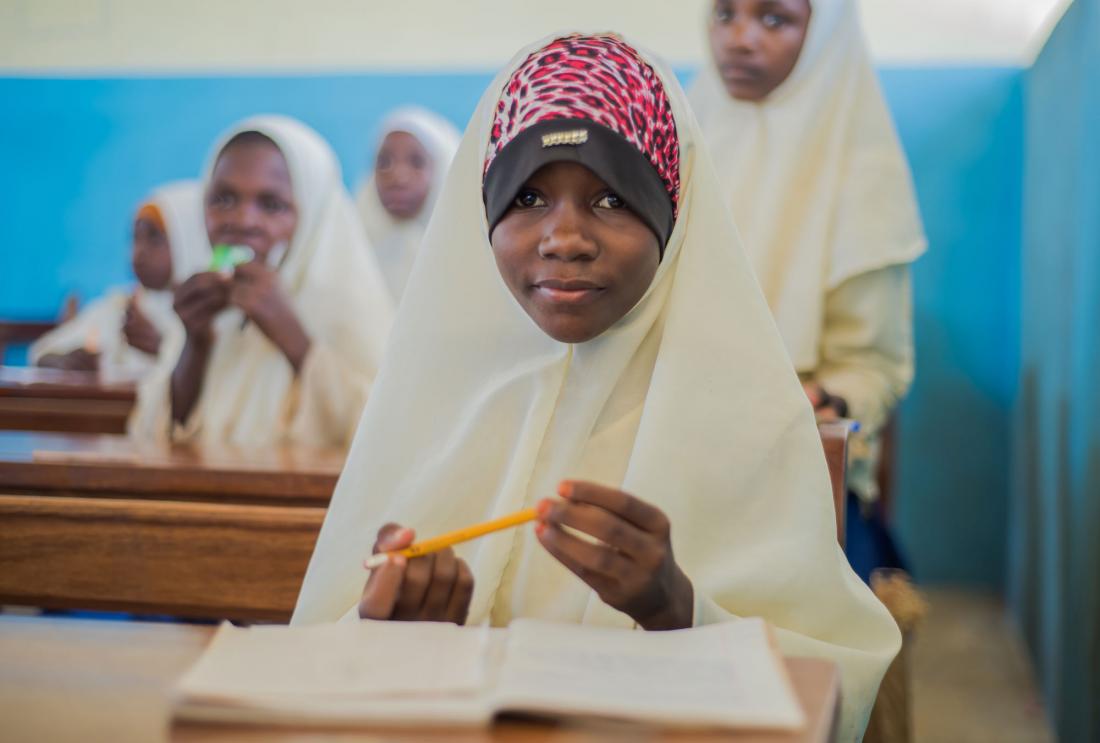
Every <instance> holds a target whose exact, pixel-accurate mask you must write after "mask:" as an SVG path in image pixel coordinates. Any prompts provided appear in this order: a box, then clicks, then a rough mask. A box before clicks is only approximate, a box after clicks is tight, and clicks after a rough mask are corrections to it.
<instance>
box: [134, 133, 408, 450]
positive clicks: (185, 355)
mask: <svg viewBox="0 0 1100 743" xmlns="http://www.w3.org/2000/svg"><path fill="white" fill-rule="evenodd" d="M205 193H206V229H207V232H208V234H209V237H210V243H211V244H212V245H214V246H219V245H231V246H246V247H247V248H248V249H250V250H251V251H252V253H253V254H254V259H253V260H251V261H249V262H246V263H243V264H241V265H238V266H236V268H235V270H233V271H232V272H231V273H230V274H228V275H226V274H225V273H222V272H218V271H205V272H202V273H198V274H195V275H194V276H192V277H191V278H190V279H188V280H187V281H185V282H184V283H183V284H182V285H181V286H180V287H179V288H178V289H177V290H176V297H175V308H176V312H177V313H178V314H179V316H180V319H181V320H182V322H183V326H184V328H185V330H186V338H185V341H184V344H183V349H182V351H181V352H180V354H179V356H178V360H177V361H176V363H175V364H174V366H173V367H172V368H167V369H163V370H161V373H158V374H156V375H152V376H151V377H150V378H149V380H148V381H147V383H146V384H143V385H142V387H141V388H140V389H139V391H138V406H137V409H136V410H135V413H134V415H133V416H132V417H131V421H130V430H131V432H132V433H134V434H137V435H142V436H148V435H152V436H166V435H169V434H171V436H172V438H173V439H176V440H187V439H199V440H202V441H207V442H228V443H232V444H237V445H242V446H260V445H266V444H270V443H278V442H295V443H302V444H307V445H313V446H346V445H347V444H348V442H349V440H350V437H351V434H352V433H353V432H354V429H355V425H356V423H357V421H358V418H359V414H360V412H361V411H362V407H363V404H364V403H365V402H366V397H367V393H368V392H369V390H370V387H371V383H372V382H373V381H374V375H375V372H376V370H377V368H378V363H379V360H380V359H381V355H382V350H383V345H384V343H385V340H386V335H387V332H388V330H389V326H390V322H391V313H392V309H391V306H390V302H389V297H388V295H387V293H386V289H385V284H384V282H383V280H382V277H381V275H380V274H379V272H378V268H377V266H375V264H374V259H373V257H372V256H371V255H370V253H369V252H368V251H367V249H366V247H365V245H364V244H363V236H362V233H361V228H360V226H359V222H358V220H357V219H356V217H355V209H354V205H353V204H352V202H351V198H350V197H349V196H348V193H347V191H346V190H345V189H344V186H343V183H342V181H341V176H340V167H339V164H338V163H337V160H336V157H335V155H334V154H333V152H332V150H331V149H330V148H329V146H328V144H327V143H326V142H325V141H324V140H323V139H321V137H320V136H318V135H317V133H316V132H314V131H313V130H311V129H309V128H308V127H306V126H305V125H303V124H301V123H299V122H297V121H294V120H293V119H288V118H285V117H281V116H260V117H256V118H253V119H249V120H246V121H243V122H241V123H239V124H237V125H235V126H234V127H232V128H231V129H230V131H229V132H228V133H227V134H225V136H224V137H223V138H222V139H221V142H220V143H219V145H218V146H217V147H215V148H214V152H213V156H212V158H211V160H210V164H209V167H208V169H207V175H206V179H205Z"/></svg>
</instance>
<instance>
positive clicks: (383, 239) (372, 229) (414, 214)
mask: <svg viewBox="0 0 1100 743" xmlns="http://www.w3.org/2000/svg"><path fill="white" fill-rule="evenodd" d="M457 148H458V131H457V130H455V128H454V127H453V126H451V123H450V122H449V121H447V120H446V119H444V118H443V117H441V116H439V115H437V114H434V113H432V112H431V111H428V110H425V109H423V108H419V107H417V106H407V107H405V108H399V109H397V110H396V111H394V112H393V113H391V114H390V115H389V116H387V117H386V118H385V120H383V122H382V136H381V138H380V141H379V143H378V150H377V152H376V153H375V157H374V173H373V175H372V176H371V177H370V178H369V179H368V180H367V181H366V182H365V183H364V184H363V185H362V186H361V187H360V188H359V193H358V195H357V197H356V202H357V204H358V207H359V216H360V218H361V219H362V220H363V226H364V227H365V228H366V230H367V238H368V241H369V242H370V246H371V248H372V249H373V250H374V254H375V256H377V258H378V265H379V267H380V268H381V269H382V274H383V275H384V276H385V277H386V284H387V285H388V286H389V288H390V295H391V296H392V297H393V298H394V301H398V302H399V301H400V300H401V293H402V292H403V291H404V290H405V282H406V281H407V280H408V278H409V271H410V270H412V264H413V260H414V259H415V258H416V250H417V248H418V247H420V240H421V239H422V238H423V237H424V229H425V228H426V227H427V226H428V219H429V218H431V216H432V207H433V206H435V200H436V197H437V196H438V195H439V189H440V188H441V187H442V186H443V179H444V178H445V177H446V176H447V169H448V168H449V167H450V165H451V159H452V158H453V157H454V154H455V150H456V149H457Z"/></svg>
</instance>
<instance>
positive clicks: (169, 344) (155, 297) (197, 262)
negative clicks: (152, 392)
mask: <svg viewBox="0 0 1100 743" xmlns="http://www.w3.org/2000/svg"><path fill="white" fill-rule="evenodd" d="M147 204H151V205H153V206H155V207H156V208H157V211H159V212H160V215H161V218H162V219H163V221H164V229H165V232H166V233H167V238H168V245H169V250H170V251H171V253H172V284H171V286H170V287H169V288H167V289H163V290H151V289H146V288H144V287H142V286H140V285H138V286H137V287H136V288H135V289H133V291H132V292H130V291H125V290H115V291H112V292H110V293H108V295H107V296H105V297H103V298H102V299H100V300H97V301H96V302H93V303H91V304H90V305H89V306H88V307H86V308H85V309H84V311H82V312H81V313H80V314H79V315H77V316H76V317H75V318H73V319H72V320H71V321H69V322H67V323H65V324H63V325H61V326H60V327H58V328H57V329H56V330H54V331H52V332H50V333H48V334H47V335H45V336H43V337H42V338H40V339H39V340H38V341H37V342H36V343H35V344H34V345H33V346H32V347H31V352H30V355H31V360H32V361H34V362H37V360H38V359H39V358H41V357H42V356H44V355H46V354H53V353H69V352H70V351H75V350H76V349H78V348H82V347H85V346H87V345H92V346H95V347H97V349H98V351H99V373H100V376H101V377H102V378H103V379H104V380H108V381H110V380H135V379H139V378H141V377H143V376H144V375H145V374H146V373H148V372H149V371H151V370H152V369H153V367H154V366H155V364H156V361H157V358H158V357H165V356H172V355H174V354H178V353H179V348H180V344H181V342H182V333H183V326H182V325H181V324H180V321H179V318H178V317H177V316H176V313H175V312H174V311H173V309H172V296H173V291H174V288H175V287H176V286H178V285H179V284H180V283H181V282H183V281H184V280H186V279H187V277H189V276H190V275H191V274H193V273H195V272H196V271H201V270H203V269H204V268H205V266H206V264H207V263H208V262H209V260H210V243H209V241H208V239H207V237H206V228H205V226H204V224H203V214H202V185H201V184H200V183H199V182H198V181H177V182H173V183H167V184H165V185H163V186H160V187H158V188H157V189H156V190H154V191H153V192H152V193H151V194H150V195H149V197H148V198H147V199H145V200H144V201H142V202H141V206H145V205H147ZM131 296H133V298H134V301H135V302H136V303H137V306H138V307H139V308H140V309H141V310H142V312H144V313H145V315H146V316H147V317H148V318H149V321H150V322H151V323H152V324H153V326H154V327H156V329H157V330H158V331H159V332H160V335H161V348H160V351H159V353H158V354H157V356H151V355H149V354H147V353H145V352H144V351H139V350H138V349H136V348H133V347H132V346H130V344H129V343H127V341H126V337H125V336H124V335H123V333H122V325H123V323H124V321H125V313H126V305H127V303H128V302H129V301H130V297H131Z"/></svg>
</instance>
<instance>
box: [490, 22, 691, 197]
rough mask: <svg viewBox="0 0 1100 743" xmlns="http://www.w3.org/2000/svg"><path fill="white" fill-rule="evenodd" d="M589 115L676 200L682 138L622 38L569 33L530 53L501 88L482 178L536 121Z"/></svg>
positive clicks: (650, 75) (646, 69) (653, 79)
mask: <svg viewBox="0 0 1100 743" xmlns="http://www.w3.org/2000/svg"><path fill="white" fill-rule="evenodd" d="M559 119H587V120H590V121H594V122H596V123H597V124H601V125H603V126H605V127H607V128H608V129H610V130H612V131H613V132H615V133H616V134H618V135H619V136H621V137H622V138H623V139H625V140H626V141H627V142H629V143H630V144H631V145H633V146H634V147H635V148H636V149H637V150H638V151H639V152H640V153H641V154H642V155H643V156H644V157H645V158H646V160H648V161H649V163H650V165H652V166H653V168H654V170H656V171H657V175H658V176H660V179H661V182H662V183H663V184H664V187H665V190H666V191H667V192H668V196H669V199H670V200H671V201H672V208H673V215H674V216H675V213H676V210H677V207H678V203H679V197H680V143H679V139H678V138H677V135H676V122H675V120H674V119H673V117H672V106H671V105H670V104H669V101H668V96H666V95H665V89H664V86H663V85H662V84H661V80H660V78H659V77H658V76H657V73H656V72H654V70H653V68H652V67H650V66H649V64H647V63H646V62H645V61H644V60H643V59H642V58H641V56H639V54H638V52H636V51H635V50H634V49H633V48H632V47H630V46H628V45H627V44H626V43H625V42H624V41H623V40H622V39H620V38H619V37H617V36H612V35H600V36H585V35H581V34H574V35H572V36H566V37H563V38H560V39H556V40H554V41H553V42H551V43H550V44H549V45H547V46H545V47H543V48H542V49H540V50H538V51H536V52H534V53H532V54H531V55H530V56H529V57H527V59H526V60H524V62H523V64H521V65H520V66H519V68H518V69H517V70H516V71H515V72H514V73H513V74H512V77H511V79H509V81H508V84H507V85H505V86H504V92H503V93H502V94H501V97H500V101H499V102H498V103H497V110H496V115H495V117H494V118H493V130H492V134H491V136H490V139H489V151H488V153H487V154H486V157H485V167H484V170H483V171H482V175H483V176H484V174H485V173H487V172H488V170H489V165H490V164H492V162H493V159H494V158H496V156H497V155H498V154H500V152H501V150H503V149H504V147H505V145H507V144H508V143H509V142H511V141H512V140H513V139H515V137H516V136H517V135H518V134H520V133H521V132H523V131H524V130H526V129H527V128H529V127H531V126H532V125H534V124H537V123H540V122H547V121H555V120H559Z"/></svg>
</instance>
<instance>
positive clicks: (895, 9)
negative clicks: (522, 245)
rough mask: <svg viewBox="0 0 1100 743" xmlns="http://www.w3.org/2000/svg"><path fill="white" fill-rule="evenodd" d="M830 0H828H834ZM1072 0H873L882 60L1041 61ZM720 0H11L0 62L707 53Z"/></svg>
mask: <svg viewBox="0 0 1100 743" xmlns="http://www.w3.org/2000/svg"><path fill="white" fill-rule="evenodd" d="M821 1H824V0H821ZM1069 2H1070V0H860V4H861V5H862V7H863V15H864V22H865V26H866V29H867V33H868V38H869V39H870V43H871V47H872V51H873V52H874V53H875V55H876V57H877V58H878V59H879V60H880V61H885V62H903V63H942V62H977V63H1008V64H1030V62H1031V60H1032V59H1033V57H1034V55H1035V53H1037V50H1038V48H1039V47H1041V45H1042V43H1043V41H1045V39H1046V36H1047V34H1048V33H1049V29H1050V28H1051V27H1052V26H1053V23H1054V21H1056V20H1057V18H1059V17H1060V16H1061V14H1062V12H1063V11H1064V10H1065V7H1066V6H1067V5H1068V4H1069ZM709 5H710V0H0V71H6V72H9V73H11V72H32V73H33V72H36V71H37V72H42V73H49V72H58V71H61V72H72V73H83V74H97V73H100V72H104V71H108V72H109V71H112V70H131V71H132V70H143V71H150V72H161V71H178V72H188V71H222V70H226V71H249V70H262V71H276V70H278V71H284V72H285V71H296V70H298V71H316V70H365V69H379V68H391V69H393V68H397V69H406V70H408V69H430V70H439V69H440V68H445V69H479V70H484V69H495V68H497V67H499V66H500V65H502V64H503V63H504V62H505V61H507V60H508V58H509V57H511V55H512V54H513V53H514V52H515V51H516V49H518V48H519V47H520V46H522V45H523V44H525V43H527V42H529V41H532V40H534V39H536V38H539V37H541V36H544V35H546V34H548V33H552V32H554V31H557V30H561V29H564V28H573V27H580V28H585V29H593V30H601V29H613V30H616V31H620V32H622V33H624V34H627V35H629V36H630V37H631V38H633V39H636V40H637V41H638V42H639V43H641V44H644V45H645V46H648V47H649V48H650V49H653V50H654V51H656V52H659V53H660V54H662V55H664V56H665V57H666V58H667V59H669V60H670V61H672V62H674V63H678V64H692V65H694V64H697V63H698V62H699V60H700V58H701V53H702V31H701V25H702V22H703V18H704V15H705V13H706V9H707V7H708V6H709Z"/></svg>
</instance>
